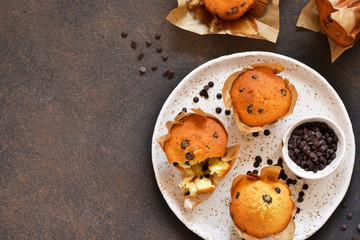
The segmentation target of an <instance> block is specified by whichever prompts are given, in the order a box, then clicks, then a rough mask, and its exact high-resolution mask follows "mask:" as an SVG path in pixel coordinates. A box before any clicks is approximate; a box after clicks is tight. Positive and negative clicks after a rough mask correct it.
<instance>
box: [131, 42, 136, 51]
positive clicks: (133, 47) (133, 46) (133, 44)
mask: <svg viewBox="0 0 360 240" xmlns="http://www.w3.org/2000/svg"><path fill="white" fill-rule="evenodd" d="M130 47H131V48H132V49H136V42H134V41H132V42H131V43H130Z"/></svg>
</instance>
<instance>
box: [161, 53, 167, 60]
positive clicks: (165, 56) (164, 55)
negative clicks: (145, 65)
mask: <svg viewBox="0 0 360 240" xmlns="http://www.w3.org/2000/svg"><path fill="white" fill-rule="evenodd" d="M161 59H162V60H163V61H164V62H166V61H167V60H168V55H167V53H164V54H163V56H162V58H161Z"/></svg>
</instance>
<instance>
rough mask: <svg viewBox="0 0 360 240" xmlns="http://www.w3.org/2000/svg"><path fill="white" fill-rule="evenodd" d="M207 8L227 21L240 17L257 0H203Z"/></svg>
mask: <svg viewBox="0 0 360 240" xmlns="http://www.w3.org/2000/svg"><path fill="white" fill-rule="evenodd" d="M203 2H204V5H205V8H206V9H207V10H208V11H209V12H210V13H211V14H213V15H214V16H219V18H221V19H223V20H226V21H233V20H237V19H239V18H240V17H241V16H242V15H244V13H245V12H246V11H248V10H249V9H251V8H252V7H253V6H254V5H255V3H256V2H257V0H203Z"/></svg>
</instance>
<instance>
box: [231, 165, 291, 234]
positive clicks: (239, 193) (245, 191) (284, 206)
mask: <svg viewBox="0 0 360 240" xmlns="http://www.w3.org/2000/svg"><path fill="white" fill-rule="evenodd" d="M280 171H281V168H280V167H277V166H269V167H265V168H263V169H262V170H261V174H260V176H258V175H257V174H254V173H249V174H248V175H240V176H238V177H236V178H235V179H234V181H233V184H232V187H231V200H232V201H231V204H230V216H231V217H232V219H233V221H234V223H235V225H236V228H237V229H238V232H239V234H240V236H241V237H242V238H245V239H262V238H266V237H270V236H271V237H274V238H275V239H293V237H294V233H295V224H294V220H293V216H294V215H295V213H296V206H295V204H294V202H293V201H292V200H291V198H290V196H291V191H290V189H289V187H288V186H287V185H286V184H285V183H283V182H282V181H280V180H277V177H278V175H279V173H280Z"/></svg>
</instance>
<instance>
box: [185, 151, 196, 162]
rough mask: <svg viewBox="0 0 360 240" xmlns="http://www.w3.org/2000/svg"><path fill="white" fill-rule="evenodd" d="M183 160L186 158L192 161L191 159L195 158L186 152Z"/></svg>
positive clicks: (192, 154) (191, 153)
mask: <svg viewBox="0 0 360 240" xmlns="http://www.w3.org/2000/svg"><path fill="white" fill-rule="evenodd" d="M185 158H186V159H187V160H193V159H194V158H195V155H194V153H193V152H187V153H186V154H185Z"/></svg>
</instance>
